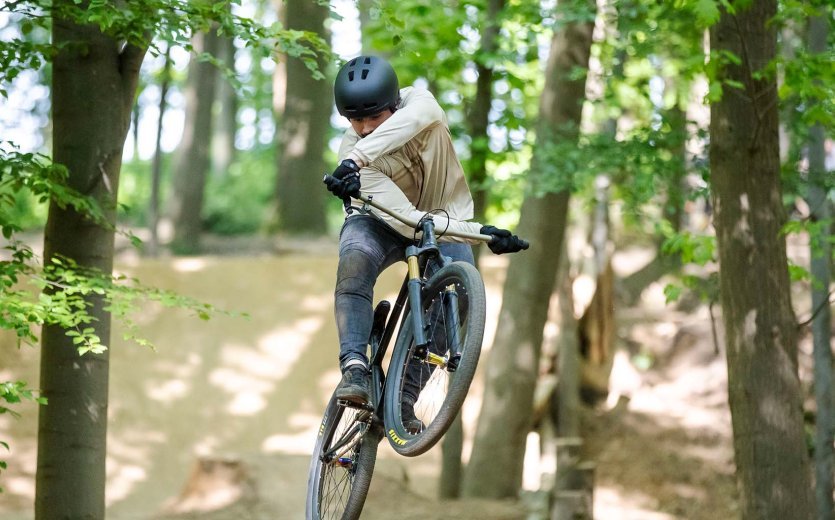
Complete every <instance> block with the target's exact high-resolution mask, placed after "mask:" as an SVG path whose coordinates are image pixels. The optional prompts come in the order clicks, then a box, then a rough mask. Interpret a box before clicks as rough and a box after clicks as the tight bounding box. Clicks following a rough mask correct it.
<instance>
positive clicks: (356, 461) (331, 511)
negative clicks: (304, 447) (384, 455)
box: [306, 395, 381, 520]
mask: <svg viewBox="0 0 835 520" xmlns="http://www.w3.org/2000/svg"><path fill="white" fill-rule="evenodd" d="M380 435H381V434H380V432H379V426H377V425H375V424H374V423H373V422H372V420H371V418H370V412H368V411H365V410H359V409H357V408H350V407H346V406H342V405H339V404H338V403H337V401H336V396H335V395H334V396H333V397H331V400H330V402H329V403H328V407H327V409H326V410H325V416H324V418H323V419H322V424H321V425H320V426H319V435H318V437H317V438H316V447H315V449H314V450H313V456H312V458H311V461H310V471H309V473H308V480H307V517H306V518H307V520H332V519H335V520H354V519H357V518H359V517H360V513H361V512H362V508H363V505H365V497H366V495H368V486H369V485H370V484H371V475H372V473H374V463H375V461H376V459H377V446H378V444H379V442H380Z"/></svg>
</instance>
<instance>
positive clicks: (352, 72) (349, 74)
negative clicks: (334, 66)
mask: <svg viewBox="0 0 835 520" xmlns="http://www.w3.org/2000/svg"><path fill="white" fill-rule="evenodd" d="M348 81H354V71H353V70H349V71H348Z"/></svg>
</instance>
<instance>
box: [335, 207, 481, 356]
mask: <svg viewBox="0 0 835 520" xmlns="http://www.w3.org/2000/svg"><path fill="white" fill-rule="evenodd" d="M410 244H411V240H409V239H407V238H406V237H404V236H402V235H400V234H399V233H398V232H396V231H394V230H393V229H392V228H391V227H389V226H388V225H386V224H385V223H384V222H382V221H381V220H379V219H377V218H376V217H372V216H370V215H360V214H355V215H351V216H350V217H348V218H347V219H346V220H345V224H343V226H342V232H341V234H340V236H339V268H338V269H337V271H336V291H335V294H334V296H335V305H334V307H335V314H336V326H337V329H338V331H339V366H340V367H341V368H344V367H345V364H346V363H347V362H348V361H350V360H353V359H357V360H360V361H362V362H363V363H365V365H366V366H368V354H367V347H368V338H369V336H370V335H371V325H372V320H373V319H374V309H373V298H374V284H375V283H376V282H377V277H378V276H379V275H380V273H382V272H383V271H384V270H385V269H386V268H387V267H389V266H391V265H392V264H394V263H395V262H398V261H403V260H404V259H405V249H406V247H408V246H409V245H410ZM440 250H441V254H443V255H445V256H448V257H450V258H452V259H453V260H456V261H464V262H468V263H470V264H474V263H475V262H474V260H473V250H472V247H471V246H470V245H469V244H461V243H441V244H440Z"/></svg>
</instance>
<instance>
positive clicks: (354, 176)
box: [324, 159, 360, 200]
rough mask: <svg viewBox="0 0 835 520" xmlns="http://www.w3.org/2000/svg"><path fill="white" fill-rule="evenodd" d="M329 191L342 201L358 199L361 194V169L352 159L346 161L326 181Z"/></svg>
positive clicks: (326, 177)
mask: <svg viewBox="0 0 835 520" xmlns="http://www.w3.org/2000/svg"><path fill="white" fill-rule="evenodd" d="M324 182H325V185H326V186H327V187H328V191H329V192H331V193H333V194H334V195H336V196H337V197H339V198H340V199H342V200H348V199H349V198H350V197H356V196H357V195H359V193H360V167H359V166H357V163H355V162H354V161H352V160H351V159H345V160H344V161H342V162H341V163H339V166H337V167H336V169H335V170H334V171H333V175H326V176H325V179H324Z"/></svg>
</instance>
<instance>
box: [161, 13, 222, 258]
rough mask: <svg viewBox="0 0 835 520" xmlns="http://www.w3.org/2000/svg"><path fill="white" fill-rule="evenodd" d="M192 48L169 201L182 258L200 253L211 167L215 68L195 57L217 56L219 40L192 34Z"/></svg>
mask: <svg viewBox="0 0 835 520" xmlns="http://www.w3.org/2000/svg"><path fill="white" fill-rule="evenodd" d="M192 45H193V46H194V53H195V54H194V56H192V60H191V63H189V67H188V80H187V85H186V96H185V97H186V120H185V126H184V130H183V140H182V141H181V142H180V150H179V151H178V154H177V159H178V160H177V167H176V168H175V169H174V196H173V197H172V201H171V202H172V219H173V222H174V241H173V243H172V244H171V248H172V249H173V250H174V251H175V252H177V253H185V254H191V253H196V252H197V251H199V249H200V233H201V232H202V231H203V226H202V218H201V214H202V212H203V190H204V188H205V185H206V172H207V171H208V170H209V167H210V156H209V151H210V147H211V142H212V119H213V118H212V105H213V104H214V100H215V85H216V83H217V80H216V76H217V70H216V69H215V66H214V65H212V64H211V63H209V62H205V61H200V60H198V56H199V54H200V53H203V52H206V53H209V54H211V55H213V56H214V55H217V53H218V49H219V47H220V37H219V36H218V35H217V31H216V30H215V29H214V28H212V29H210V30H209V31H208V32H205V33H197V34H195V35H194V38H193V39H192Z"/></svg>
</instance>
